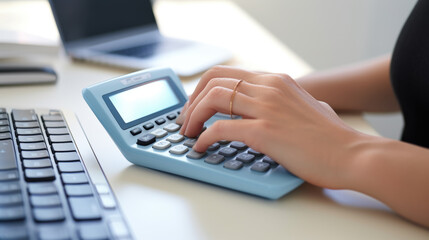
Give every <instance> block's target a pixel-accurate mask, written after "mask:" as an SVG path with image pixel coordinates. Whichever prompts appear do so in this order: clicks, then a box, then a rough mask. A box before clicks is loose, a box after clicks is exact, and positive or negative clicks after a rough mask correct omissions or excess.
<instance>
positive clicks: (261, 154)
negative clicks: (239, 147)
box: [247, 148, 264, 157]
mask: <svg viewBox="0 0 429 240" xmlns="http://www.w3.org/2000/svg"><path fill="white" fill-rule="evenodd" d="M247 153H250V154H253V155H255V157H262V156H264V154H263V153H260V152H258V151H255V150H253V149H251V148H249V150H248V151H247Z"/></svg>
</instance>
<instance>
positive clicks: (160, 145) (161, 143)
mask: <svg viewBox="0 0 429 240" xmlns="http://www.w3.org/2000/svg"><path fill="white" fill-rule="evenodd" d="M170 146H171V143H170V142H169V141H165V140H161V141H159V142H156V143H155V144H154V145H152V147H153V148H155V149H159V150H163V149H166V148H169V147H170Z"/></svg>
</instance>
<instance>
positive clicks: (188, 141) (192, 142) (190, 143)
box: [183, 138, 197, 148]
mask: <svg viewBox="0 0 429 240" xmlns="http://www.w3.org/2000/svg"><path fill="white" fill-rule="evenodd" d="M196 142H197V139H196V138H189V139H186V141H185V142H184V143H183V145H185V146H187V147H190V148H191V147H193V146H194V145H195V143H196Z"/></svg>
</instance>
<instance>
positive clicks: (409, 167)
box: [344, 137, 429, 227]
mask: <svg viewBox="0 0 429 240" xmlns="http://www.w3.org/2000/svg"><path fill="white" fill-rule="evenodd" d="M357 146H358V147H356V148H355V151H356V153H357V154H353V156H354V157H352V161H351V164H350V165H348V169H347V170H345V171H346V172H347V175H346V176H347V177H346V178H347V179H346V180H345V181H344V184H345V185H347V186H344V187H345V188H349V189H353V190H356V191H359V192H363V193H365V194H368V195H370V196H372V197H374V198H376V199H379V200H380V201H382V202H384V203H386V204H387V205H388V206H390V207H391V208H392V209H393V210H394V211H395V212H397V213H398V214H400V215H402V216H404V217H405V218H407V219H410V220H411V221H414V222H416V223H419V224H421V225H424V226H426V227H429V150H428V149H425V148H421V147H418V146H415V145H411V144H407V143H404V142H400V141H395V140H390V139H384V138H379V137H368V139H367V141H366V142H365V143H363V142H362V144H360V145H357Z"/></svg>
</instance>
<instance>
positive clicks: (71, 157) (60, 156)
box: [54, 152, 80, 162]
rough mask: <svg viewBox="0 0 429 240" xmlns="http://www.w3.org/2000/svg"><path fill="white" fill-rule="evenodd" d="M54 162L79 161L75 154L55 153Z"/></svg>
mask: <svg viewBox="0 0 429 240" xmlns="http://www.w3.org/2000/svg"><path fill="white" fill-rule="evenodd" d="M54 155H55V160H57V161H58V162H68V161H79V160H80V158H79V155H78V154H77V152H56V153H55V154H54Z"/></svg>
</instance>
